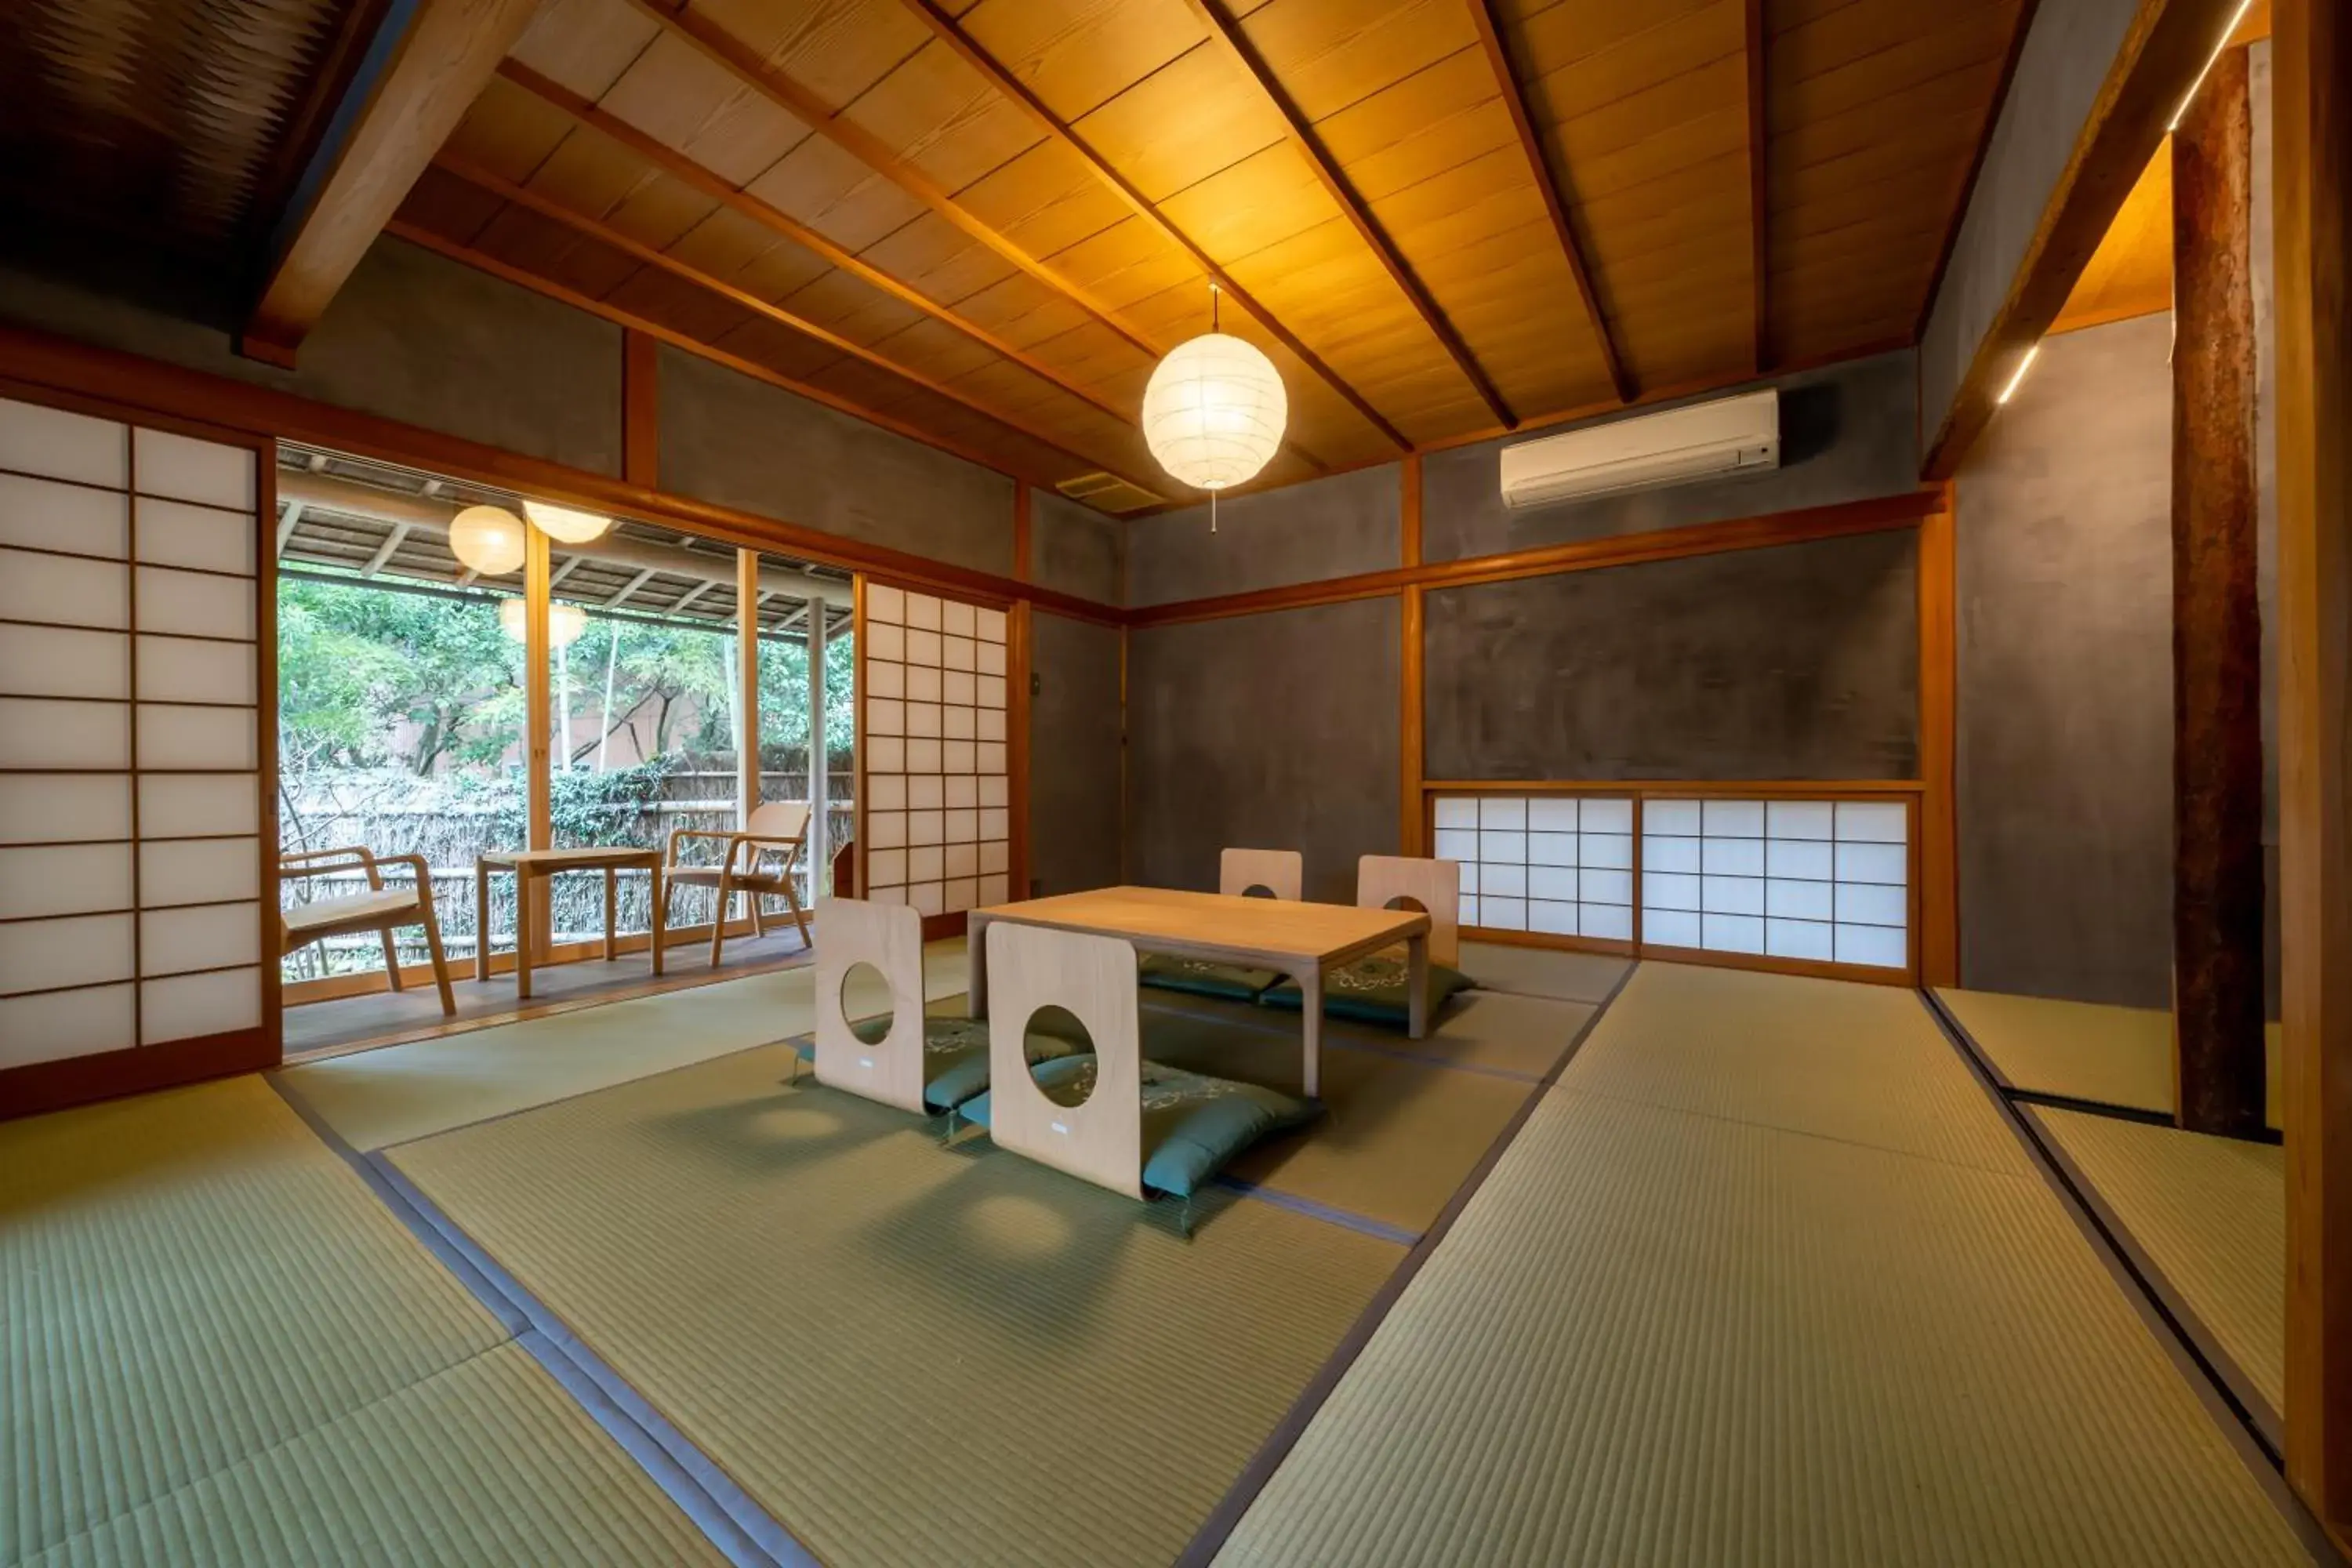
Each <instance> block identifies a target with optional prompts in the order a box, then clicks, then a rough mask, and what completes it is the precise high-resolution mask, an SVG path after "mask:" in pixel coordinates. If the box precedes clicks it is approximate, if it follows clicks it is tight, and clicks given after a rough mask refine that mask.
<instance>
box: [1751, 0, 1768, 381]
mask: <svg viewBox="0 0 2352 1568" xmlns="http://www.w3.org/2000/svg"><path fill="white" fill-rule="evenodd" d="M1747 32H1748V247H1749V248H1748V256H1749V266H1750V267H1751V268H1753V269H1754V272H1755V275H1756V349H1755V353H1756V374H1759V375H1762V374H1764V372H1765V371H1766V369H1768V368H1769V366H1770V364H1771V363H1772V343H1771V337H1772V329H1771V315H1770V307H1771V296H1770V288H1769V284H1770V279H1771V268H1772V253H1771V250H1770V248H1769V246H1768V244H1767V243H1766V217H1765V215H1766V213H1767V212H1768V211H1769V208H1767V207H1766V205H1764V197H1765V182H1766V180H1767V178H1768V175H1767V173H1766V168H1767V165H1768V163H1769V143H1768V138H1769V135H1770V129H1769V122H1768V121H1766V120H1765V118H1764V81H1765V77H1764V36H1765V35H1764V0H1748V19H1747Z"/></svg>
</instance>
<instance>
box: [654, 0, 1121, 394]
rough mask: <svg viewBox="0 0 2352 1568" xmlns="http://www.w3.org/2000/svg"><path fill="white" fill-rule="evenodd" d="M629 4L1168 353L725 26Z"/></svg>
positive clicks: (987, 242)
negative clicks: (836, 111) (838, 112)
mask: <svg viewBox="0 0 2352 1568" xmlns="http://www.w3.org/2000/svg"><path fill="white" fill-rule="evenodd" d="M630 3H631V4H632V5H635V6H636V8H637V9H638V10H640V11H642V12H644V13H645V14H646V16H650V17H652V18H653V19H654V20H655V21H656V22H659V23H660V24H661V25H662V26H664V27H667V28H668V29H669V30H670V31H671V32H672V33H674V34H676V35H677V37H680V38H682V39H683V40H685V41H686V42H687V43H689V44H692V45H693V46H694V47H696V48H697V49H699V50H700V51H701V52H702V53H703V54H704V55H706V56H708V57H709V58H710V59H711V60H712V61H713V62H715V63H716V64H717V65H719V67H720V68H722V69H724V70H726V71H727V72H729V73H730V75H732V76H734V77H735V78H736V79H738V80H740V81H741V82H742V83H743V84H744V85H745V86H746V87H749V88H751V89H752V90H753V91H754V92H757V93H759V94H760V95H761V97H763V98H765V99H767V100H769V101H770V102H771V103H773V104H774V105H775V106H776V107H777V108H779V109H781V110H783V111H784V112H785V113H787V114H789V115H791V116H792V117H793V119H794V120H797V121H800V122H801V123H803V124H804V125H806V126H807V127H808V128H809V129H810V130H811V131H813V132H815V133H816V134H817V135H819V136H822V137H824V139H825V140H826V141H828V142H832V143H833V144H834V145H835V146H836V147H839V148H840V149H841V150H842V151H843V152H845V153H848V154H849V155H850V156H851V157H853V158H855V159H856V160H857V161H858V162H859V163H863V164H865V165H866V167H867V168H869V169H871V170H873V171H874V172H875V173H876V174H879V175H881V176H882V177H883V178H884V179H886V180H887V181H889V182H890V183H891V184H894V185H896V186H898V188H899V189H900V190H902V191H904V192H906V193H907V194H908V195H910V196H912V197H914V198H915V199H916V200H917V201H919V202H921V203H922V204H923V205H925V206H927V207H929V208H930V209H931V210H932V211H933V212H935V213H937V214H939V215H940V216H941V217H943V218H945V219H946V220H947V221H948V222H949V223H950V224H953V225H954V226H956V227H957V228H959V229H961V230H962V231H963V232H964V233H965V234H966V235H968V236H970V237H971V238H973V239H975V240H977V241H979V242H980V243H981V244H982V245H983V246H985V247H988V248H989V249H990V250H992V251H993V252H995V254H996V255H997V256H999V257H1001V258H1003V259H1004V260H1005V261H1007V262H1009V263H1011V264H1012V265H1013V267H1014V268H1018V269H1019V270H1021V271H1022V272H1024V273H1026V274H1027V275H1028V276H1029V277H1031V278H1034V279H1036V280H1037V281H1038V282H1039V283H1041V284H1043V285H1045V288H1047V289H1051V290H1052V291H1053V292H1055V294H1058V295H1060V296H1061V297H1062V298H1063V299H1065V300H1069V301H1070V302H1071V303H1072V304H1074V305H1076V306H1077V307H1078V309H1080V310H1084V311H1085V312H1086V313H1087V315H1089V316H1092V317H1093V318H1094V319H1095V320H1096V321H1100V322H1101V323H1102V324H1103V325H1104V326H1106V327H1108V328H1109V329H1110V330H1111V331H1114V332H1116V333H1118V335H1119V336H1120V337H1121V338H1123V339H1125V340H1126V341H1127V342H1129V343H1131V344H1133V345H1134V346H1135V347H1136V348H1137V349H1138V350H1139V351H1141V352H1142V353H1145V354H1148V355H1150V357H1151V358H1153V359H1155V360H1156V359H1158V358H1159V357H1160V355H1161V354H1162V353H1165V352H1166V348H1165V347H1164V346H1163V345H1160V344H1158V343H1155V342H1152V341H1151V340H1150V338H1148V337H1146V336H1145V335H1144V334H1142V333H1141V332H1139V331H1136V330H1135V329H1134V328H1132V327H1129V325H1128V324H1127V323H1126V321H1123V320H1121V319H1120V317H1119V315H1118V312H1117V311H1116V310H1112V309H1110V307H1108V305H1105V304H1104V303H1103V302H1102V301H1100V300H1097V299H1096V298H1095V297H1094V296H1093V295H1092V294H1090V293H1088V292H1087V290H1086V289H1083V288H1081V287H1079V286H1078V285H1077V284H1076V283H1074V282H1072V281H1071V280H1070V279H1066V278H1065V277H1063V276H1062V275H1061V274H1060V273H1058V272H1055V270H1054V269H1053V268H1050V267H1047V266H1046V265H1045V263H1044V262H1042V261H1040V260H1038V259H1037V258H1035V257H1034V256H1032V255H1030V254H1029V252H1028V251H1026V250H1024V249H1023V248H1022V247H1020V246H1018V245H1015V244H1014V243H1013V241H1011V240H1010V239H1007V238H1006V237H1004V236H1003V234H1001V233H999V232H998V231H997V230H996V229H995V228H993V227H992V226H990V225H988V224H987V223H984V222H982V220H981V219H980V218H979V217H978V216H975V215H974V214H972V213H971V212H970V211H969V210H967V209H966V208H964V207H963V206H961V205H959V204H958V203H957V202H956V200H955V198H954V197H953V196H952V195H950V193H949V192H948V190H947V188H946V187H945V186H943V185H941V184H939V183H938V182H937V181H935V180H933V179H932V178H931V177H930V176H929V174H924V173H923V172H922V171H921V170H920V169H919V168H917V167H916V166H915V165H914V164H912V163H908V162H907V161H906V160H905V159H903V158H901V157H899V156H898V153H896V152H895V151H894V150H893V149H892V148H891V146H890V144H889V143H888V142H885V141H884V140H883V139H882V138H881V137H879V136H877V135H875V134H874V133H873V132H870V131H868V130H866V128H865V127H863V126H861V125H858V124H856V123H855V122H854V121H847V120H844V119H842V118H840V117H839V116H838V115H836V114H835V112H834V111H833V110H832V109H831V108H830V107H828V106H827V105H826V104H825V103H824V100H822V99H820V98H818V97H817V96H816V94H814V93H813V92H811V91H809V90H808V89H806V88H804V87H803V86H801V85H800V84H799V83H798V82H796V81H794V80H793V79H791V78H790V77H788V76H786V75H784V74H783V73H782V72H781V71H778V70H776V69H773V68H772V67H770V66H769V64H768V62H767V61H765V60H763V59H761V58H760V57H759V56H758V55H757V54H755V53H754V52H752V50H751V48H750V47H747V46H746V45H745V44H744V43H743V41H742V40H741V39H740V38H738V37H735V36H734V35H733V34H731V33H730V32H728V31H727V30H726V29H725V28H724V27H721V26H719V25H718V24H717V23H715V22H713V21H711V20H710V19H709V17H707V16H702V15H701V14H700V13H699V12H697V11H694V10H691V9H689V8H688V7H687V6H686V5H683V4H682V3H681V4H679V5H677V6H676V8H672V6H671V5H664V4H662V3H661V0H630Z"/></svg>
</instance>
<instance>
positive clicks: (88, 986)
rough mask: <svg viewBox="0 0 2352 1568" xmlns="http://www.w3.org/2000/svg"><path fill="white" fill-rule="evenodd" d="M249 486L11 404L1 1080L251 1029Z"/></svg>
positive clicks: (252, 614) (259, 910) (253, 793)
mask: <svg viewBox="0 0 2352 1568" xmlns="http://www.w3.org/2000/svg"><path fill="white" fill-rule="evenodd" d="M260 477H261V476H260V468H259V464H258V461H257V454H256V453H255V452H254V450H253V449H252V448H250V447H245V446H239V445H236V444H231V443H223V442H214V441H207V440H202V439H198V438H196V437H189V436H184V435H180V434H177V433H174V432H167V431H160V430H150V429H135V428H133V427H131V426H127V425H124V424H121V423H118V422H115V421H111V420H107V419H101V418H94V417H92V416H87V415H81V414H73V413H68V412H65V411H63V410H59V409H52V408H44V407H40V406H37V405H32V404H27V403H23V402H18V401H15V400H12V399H6V398H0V845H5V846H9V847H6V848H0V1067H9V1066H19V1065H23V1064H26V1063H29V1062H36V1061H52V1060H57V1059H59V1058H66V1057H73V1056H82V1055H89V1054H92V1053H96V1052H104V1051H112V1050H121V1049H124V1048H126V1047H133V1046H137V1045H142V1044H146V1045H156V1044H162V1043H164V1042H167V1041H172V1040H181V1039H189V1038H194V1037H201V1036H206V1035H215V1034H220V1033H224V1032H226V1031H231V1030H238V1029H249V1028H254V1027H257V1026H259V1025H260V1023H261V1021H262V1015H263V995H264V993H263V984H264V980H265V976H266V974H267V973H268V971H267V970H266V969H265V968H264V964H265V963H266V962H267V959H268V955H267V954H266V953H265V952H264V951H263V949H264V947H265V946H266V942H265V938H264V933H263V916H264V914H265V912H266V910H265V905H264V903H263V901H262V900H263V899H264V896H265V895H264V890H263V889H262V887H261V876H260V857H261V845H262V837H261V834H262V829H263V828H264V826H266V821H267V810H266V805H267V803H266V802H265V801H264V800H263V799H262V796H261V789H260V777H259V766H260V737H259V720H260V714H259V708H258V702H259V697H260V689H259V669H260V665H259V647H258V641H257V639H258V636H259V629H260V628H259V618H260V617H259V581H258V575H257V572H258V563H259V559H260V551H261V548H262V546H263V542H264V537H265V536H264V534H263V531H262V529H261V526H260V520H259V518H258V515H257V512H258V507H259V489H260ZM134 606H135V608H134Z"/></svg>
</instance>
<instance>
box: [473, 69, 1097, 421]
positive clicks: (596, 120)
mask: <svg viewBox="0 0 2352 1568" xmlns="http://www.w3.org/2000/svg"><path fill="white" fill-rule="evenodd" d="M499 75H500V76H502V77H504V78H506V79H507V80H509V81H510V82H512V83H514V85H516V86H517V87H520V88H521V89H523V90H524V91H526V92H529V93H530V95H531V96H532V97H534V98H536V99H538V100H540V101H541V102H542V103H545V104H547V105H548V106H550V107H551V108H553V109H558V110H562V111H563V112H564V113H565V114H568V115H570V116H571V117H572V119H573V120H574V121H577V122H579V123H580V124H582V125H584V126H586V127H588V128H589V129H590V130H592V131H594V132H597V133H598V134H599V135H602V136H604V137H606V138H608V139H609V140H611V141H614V142H619V143H620V144H621V145H622V146H624V147H626V148H627V149H628V150H629V151H630V152H632V153H635V154H636V155H637V156H639V157H641V158H643V159H645V160H646V162H647V163H652V164H653V165H654V166H655V167H656V168H657V169H659V170H661V171H662V172H663V173H664V174H668V175H670V176H671V177H672V178H674V179H677V180H680V181H683V182H684V183H685V184H689V185H692V186H693V187H694V188H695V189H696V190H698V191H699V192H701V193H702V194H703V195H706V196H709V198H710V199H711V200H713V201H715V202H719V203H722V204H724V205H726V206H727V207H728V208H730V210H731V211H733V212H735V213H737V214H738V215H740V216H743V217H746V218H749V219H751V221H752V222H753V223H756V224H758V225H759V226H761V227H762V228H764V229H766V230H768V231H769V232H770V233H772V234H774V235H777V236H779V237H782V238H784V239H788V240H790V241H792V243H793V244H794V245H797V246H800V247H802V248H803V249H805V250H807V251H809V252H811V253H812V254H814V255H816V256H818V257H821V258H824V260H825V261H827V262H829V263H831V264H832V265H833V266H835V267H838V268H841V269H842V270H843V271H844V272H846V273H848V274H849V275H850V276H851V277H853V278H856V279H858V280H859V281H860V282H863V283H866V284H870V285H871V286H872V287H874V288H876V289H881V290H882V291H883V292H884V293H886V294H888V295H889V296H890V297H891V298H892V299H894V300H898V301H899V302H900V303H902V304H906V305H910V306H912V307H913V308H914V309H916V310H920V311H921V312H922V313H923V314H925V315H927V316H929V317H930V318H931V319H932V320H933V321H938V322H939V323H940V324H941V325H942V326H946V327H950V328H953V329H954V330H955V331H958V332H961V333H962V334H963V335H964V336H965V337H967V338H970V339H971V341H972V342H976V343H978V344H979V345H980V346H981V347H982V348H984V349H986V350H988V351H989V352H990V353H993V354H996V355H998V356H999V357H1001V358H1003V359H1005V360H1008V361H1010V362H1011V363H1014V364H1017V365H1019V366H1020V367H1021V368H1022V369H1023V370H1025V371H1027V372H1028V373H1029V374H1032V375H1034V376H1036V377H1037V378H1039V379H1040V380H1042V381H1049V382H1051V383H1053V384H1055V386H1058V387H1060V388H1061V389H1062V390H1063V391H1064V392H1066V393H1068V394H1069V395H1071V396H1073V397H1077V398H1082V399H1084V400H1085V401H1086V402H1087V403H1089V404H1092V405H1094V406H1095V407H1096V408H1098V409H1100V410H1101V411H1102V412H1103V413H1105V414H1108V415H1109V416H1111V417H1112V418H1114V419H1117V420H1118V421H1120V422H1121V423H1122V424H1126V423H1131V422H1132V421H1133V420H1134V418H1135V413H1136V411H1135V410H1134V409H1132V408H1122V407H1120V406H1119V405H1117V404H1114V403H1112V402H1111V401H1110V400H1109V399H1108V398H1107V397H1105V396H1103V395H1102V394H1100V393H1098V392H1097V391H1095V390H1093V389H1092V388H1090V387H1087V386H1086V385H1084V384H1080V383H1078V382H1076V381H1073V380H1072V379H1070V378H1069V377H1068V376H1066V375H1064V374H1062V373H1061V372H1059V371H1057V370H1055V369H1054V368H1053V366H1051V365H1049V364H1047V363H1045V362H1044V361H1043V360H1040V359H1038V358H1037V357H1036V356H1035V355H1034V354H1032V353H1028V352H1027V351H1025V350H1024V349H1022V348H1020V347H1018V346H1017V345H1015V344H1013V343H1012V342H1008V341H1007V340H1005V339H1004V338H1003V337H1000V336H999V335H998V334H996V333H995V332H992V331H989V330H988V329H987V328H986V327H983V326H982V325H980V324H979V323H978V322H977V321H971V320H969V319H968V318H966V317H964V316H962V315H960V314H959V313H957V312H956V311H954V310H950V309H949V308H948V307H947V306H945V305H943V304H941V303H940V301H938V300H934V299H932V298H931V297H930V296H929V295H928V294H925V293H924V292H922V290H920V289H916V288H913V287H911V286H909V285H908V284H907V283H905V282H903V281H902V280H900V279H898V278H895V277H893V276H892V275H891V274H889V273H887V272H885V271H883V270H882V269H881V268H878V267H877V266H875V265H874V264H873V263H872V262H870V261H866V260H865V259H864V258H861V257H859V256H857V255H856V253H854V252H852V251H849V250H846V249H845V248H843V247H841V246H840V245H838V244H836V243H835V242H834V241H833V240H830V239H828V238H826V237H824V235H823V234H820V233H818V232H817V231H816V230H815V229H813V228H811V227H809V226H807V225H806V224H804V223H802V222H801V221H800V220H798V219H797V218H794V217H793V216H791V215H790V214H789V213H785V212H782V211H780V210H778V209H777V208H775V207H772V206H770V205H768V204H767V203H766V202H763V201H761V199H760V198H759V197H757V196H754V195H750V194H749V193H747V192H744V191H742V190H739V189H738V188H737V187H735V186H734V185H732V184H729V183H728V182H727V181H726V180H725V179H723V178H721V177H720V176H719V175H718V174H713V173H711V172H710V171H709V169H707V168H705V167H703V166H702V165H701V164H700V163H696V162H695V161H694V160H693V159H691V158H689V157H688V156H687V155H686V154H685V153H680V152H678V151H677V149H676V148H674V147H671V146H670V145H668V144H667V142H662V141H660V140H658V139H657V138H655V137H652V136H648V135H646V133H645V132H642V131H640V130H638V129H637V128H636V127H635V126H634V125H632V124H630V123H629V122H628V121H625V120H623V119H622V118H621V117H620V116H619V115H617V114H614V113H613V112H611V111H610V110H604V109H600V108H598V107H597V106H596V105H595V103H593V101H591V100H588V99H586V98H583V97H582V96H581V95H580V94H579V93H576V92H573V91H572V89H570V88H567V87H565V86H564V85H563V84H562V83H561V82H558V81H552V80H550V79H548V78H546V77H544V76H541V74H540V73H539V72H537V71H535V70H533V69H531V68H530V67H529V66H527V65H524V64H523V63H522V62H521V61H520V60H511V59H510V60H508V61H505V62H504V63H503V64H501V65H500V66H499ZM991 417H996V416H991Z"/></svg>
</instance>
